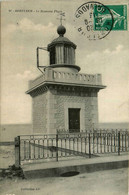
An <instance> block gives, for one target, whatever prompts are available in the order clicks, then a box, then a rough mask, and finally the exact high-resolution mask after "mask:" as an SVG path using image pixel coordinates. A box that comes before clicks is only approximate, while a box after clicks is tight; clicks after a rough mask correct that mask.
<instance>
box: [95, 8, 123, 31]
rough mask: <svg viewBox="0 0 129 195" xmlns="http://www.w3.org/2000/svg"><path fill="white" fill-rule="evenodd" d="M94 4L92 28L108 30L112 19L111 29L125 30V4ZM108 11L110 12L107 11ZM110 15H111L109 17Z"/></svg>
mask: <svg viewBox="0 0 129 195" xmlns="http://www.w3.org/2000/svg"><path fill="white" fill-rule="evenodd" d="M106 7H107V8H108V9H109V10H107V9H105V8H104V6H100V5H95V6H94V30H95V31H100V30H108V26H109V28H110V26H111V23H112V21H111V20H113V25H112V29H111V30H114V31H115V30H116V31H117V30H127V5H106ZM109 11H110V13H109ZM111 15H112V17H111Z"/></svg>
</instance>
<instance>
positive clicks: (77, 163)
mask: <svg viewBox="0 0 129 195" xmlns="http://www.w3.org/2000/svg"><path fill="white" fill-rule="evenodd" d="M128 157H129V156H128V153H126V154H122V155H120V156H118V155H114V156H105V157H96V158H89V159H87V158H77V159H64V160H62V159H60V160H59V161H58V162H56V161H47V162H42V163H41V162H40V163H33V164H32V163H31V164H27V165H25V164H24V165H22V169H23V171H24V174H25V177H26V178H42V177H59V176H60V175H61V174H63V173H66V172H71V171H76V172H79V173H85V172H87V173H89V172H94V171H100V170H111V169H118V168H124V167H128V162H129V158H128Z"/></svg>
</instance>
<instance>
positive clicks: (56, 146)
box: [56, 134, 58, 161]
mask: <svg viewBox="0 0 129 195" xmlns="http://www.w3.org/2000/svg"><path fill="white" fill-rule="evenodd" d="M56 161H58V134H56Z"/></svg>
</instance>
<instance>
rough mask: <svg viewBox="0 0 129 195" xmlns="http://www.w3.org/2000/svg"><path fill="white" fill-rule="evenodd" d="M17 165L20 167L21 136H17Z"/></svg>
mask: <svg viewBox="0 0 129 195" xmlns="http://www.w3.org/2000/svg"><path fill="white" fill-rule="evenodd" d="M15 167H17V168H18V167H20V136H17V137H15Z"/></svg>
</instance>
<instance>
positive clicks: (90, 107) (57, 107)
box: [33, 86, 98, 134]
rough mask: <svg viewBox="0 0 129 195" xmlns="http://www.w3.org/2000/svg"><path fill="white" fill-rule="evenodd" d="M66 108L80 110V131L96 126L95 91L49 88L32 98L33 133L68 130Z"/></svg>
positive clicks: (96, 107) (96, 104) (96, 106)
mask: <svg viewBox="0 0 129 195" xmlns="http://www.w3.org/2000/svg"><path fill="white" fill-rule="evenodd" d="M68 108H80V129H81V130H83V131H85V130H90V129H92V128H93V127H96V126H97V124H98V100H97V91H96V90H94V92H93V90H91V91H89V89H87V90H85V91H83V92H82V91H77V90H74V91H72V87H71V88H70V87H67V88H65V89H64V88H60V87H56V88H54V87H52V86H51V87H49V88H48V90H47V91H45V92H42V93H41V94H38V93H37V95H36V96H34V97H33V132H34V133H43V134H44V133H53V134H55V133H56V131H57V129H65V130H68V128H69V122H68V121H69V120H68Z"/></svg>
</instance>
